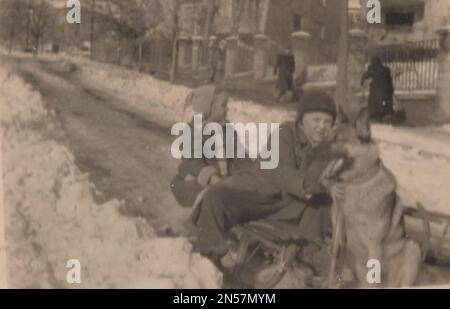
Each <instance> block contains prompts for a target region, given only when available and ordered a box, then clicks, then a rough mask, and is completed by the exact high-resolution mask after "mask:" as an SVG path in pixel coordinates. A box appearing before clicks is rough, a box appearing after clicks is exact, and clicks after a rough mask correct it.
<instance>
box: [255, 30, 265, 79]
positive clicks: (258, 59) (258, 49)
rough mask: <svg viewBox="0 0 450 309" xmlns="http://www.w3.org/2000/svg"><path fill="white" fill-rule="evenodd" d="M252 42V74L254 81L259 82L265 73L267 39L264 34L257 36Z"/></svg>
mask: <svg viewBox="0 0 450 309" xmlns="http://www.w3.org/2000/svg"><path fill="white" fill-rule="evenodd" d="M254 42H255V45H254V48H255V52H254V55H253V74H254V78H255V80H261V79H264V77H265V76H266V72H267V60H268V55H267V53H268V51H269V50H268V49H269V38H268V37H267V36H266V35H264V34H257V35H255V37H254Z"/></svg>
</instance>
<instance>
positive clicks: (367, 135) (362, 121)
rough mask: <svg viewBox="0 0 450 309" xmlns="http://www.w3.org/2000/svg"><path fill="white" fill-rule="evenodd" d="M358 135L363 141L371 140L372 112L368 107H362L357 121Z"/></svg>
mask: <svg viewBox="0 0 450 309" xmlns="http://www.w3.org/2000/svg"><path fill="white" fill-rule="evenodd" d="M355 130H356V135H357V136H358V138H359V139H360V140H361V141H362V142H367V143H368V142H370V141H371V139H372V130H371V127H370V112H369V109H368V108H367V107H364V108H362V109H361V111H360V112H359V114H358V117H357V118H356V121H355Z"/></svg>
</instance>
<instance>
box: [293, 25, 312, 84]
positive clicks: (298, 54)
mask: <svg viewBox="0 0 450 309" xmlns="http://www.w3.org/2000/svg"><path fill="white" fill-rule="evenodd" d="M291 40H292V49H293V51H294V57H295V75H294V79H297V77H299V76H300V75H301V74H302V72H303V70H305V69H307V68H308V52H309V47H310V42H311V36H310V35H309V33H308V32H304V31H298V32H294V33H292V37H291Z"/></svg>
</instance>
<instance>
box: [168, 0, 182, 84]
mask: <svg viewBox="0 0 450 309" xmlns="http://www.w3.org/2000/svg"><path fill="white" fill-rule="evenodd" d="M179 11H180V1H178V0H173V6H172V9H171V16H172V63H171V66H170V82H172V83H173V82H174V81H175V73H176V69H177V65H178V63H177V60H178V34H179V27H180V16H179Z"/></svg>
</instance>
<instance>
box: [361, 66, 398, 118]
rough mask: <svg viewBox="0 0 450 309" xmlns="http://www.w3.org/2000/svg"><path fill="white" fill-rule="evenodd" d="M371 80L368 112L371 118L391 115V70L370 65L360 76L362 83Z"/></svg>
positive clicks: (392, 92) (392, 88)
mask: <svg viewBox="0 0 450 309" xmlns="http://www.w3.org/2000/svg"><path fill="white" fill-rule="evenodd" d="M368 78H371V79H372V82H371V83H370V93H369V110H370V115H371V116H372V117H383V116H385V115H392V114H393V112H394V110H393V95H394V85H393V82H392V76H391V70H390V69H389V68H388V67H386V66H384V65H370V66H369V68H368V69H367V71H366V72H365V73H364V75H363V76H362V82H364V81H365V80H366V79H368Z"/></svg>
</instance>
